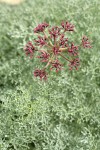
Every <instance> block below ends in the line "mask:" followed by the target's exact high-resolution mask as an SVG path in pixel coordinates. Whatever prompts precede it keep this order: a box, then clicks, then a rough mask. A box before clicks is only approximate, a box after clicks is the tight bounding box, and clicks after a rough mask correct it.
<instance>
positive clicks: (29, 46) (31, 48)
mask: <svg viewBox="0 0 100 150" xmlns="http://www.w3.org/2000/svg"><path fill="white" fill-rule="evenodd" d="M24 50H25V53H26V55H30V58H32V56H33V54H34V51H35V47H34V46H33V44H32V42H28V43H27V44H26V46H25V48H24Z"/></svg>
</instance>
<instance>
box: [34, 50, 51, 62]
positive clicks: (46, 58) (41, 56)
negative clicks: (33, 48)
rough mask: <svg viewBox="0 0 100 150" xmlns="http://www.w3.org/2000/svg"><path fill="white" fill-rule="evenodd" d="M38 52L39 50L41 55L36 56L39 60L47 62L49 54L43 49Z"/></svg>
mask: <svg viewBox="0 0 100 150" xmlns="http://www.w3.org/2000/svg"><path fill="white" fill-rule="evenodd" d="M40 52H41V55H40V56H37V58H40V59H42V60H41V62H48V59H49V56H50V54H49V53H47V52H45V51H43V50H41V51H40Z"/></svg>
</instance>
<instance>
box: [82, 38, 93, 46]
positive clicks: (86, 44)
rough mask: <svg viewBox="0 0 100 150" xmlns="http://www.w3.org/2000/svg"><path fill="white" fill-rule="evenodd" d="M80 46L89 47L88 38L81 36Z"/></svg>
mask: <svg viewBox="0 0 100 150" xmlns="http://www.w3.org/2000/svg"><path fill="white" fill-rule="evenodd" d="M82 46H83V47H84V48H91V47H92V46H91V43H90V42H89V39H88V38H87V36H83V38H82Z"/></svg>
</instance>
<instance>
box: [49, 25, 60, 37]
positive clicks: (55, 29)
mask: <svg viewBox="0 0 100 150" xmlns="http://www.w3.org/2000/svg"><path fill="white" fill-rule="evenodd" d="M49 34H50V35H51V38H54V39H56V38H57V37H58V36H59V35H60V28H59V27H57V26H54V27H52V28H51V29H49Z"/></svg>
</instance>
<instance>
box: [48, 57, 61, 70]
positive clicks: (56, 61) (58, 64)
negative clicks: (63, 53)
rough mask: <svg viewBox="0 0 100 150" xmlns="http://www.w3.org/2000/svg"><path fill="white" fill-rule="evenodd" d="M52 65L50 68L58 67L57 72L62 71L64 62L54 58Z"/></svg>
mask: <svg viewBox="0 0 100 150" xmlns="http://www.w3.org/2000/svg"><path fill="white" fill-rule="evenodd" d="M51 64H52V67H51V68H50V70H52V69H53V68H55V69H56V72H58V71H60V70H61V69H62V64H61V63H60V62H59V61H58V59H57V60H54V61H53V62H52V63H51Z"/></svg>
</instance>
